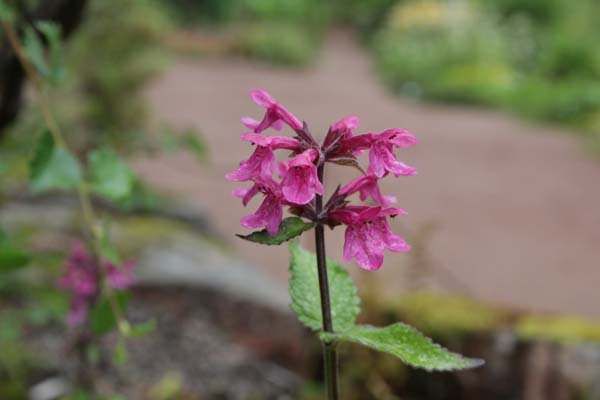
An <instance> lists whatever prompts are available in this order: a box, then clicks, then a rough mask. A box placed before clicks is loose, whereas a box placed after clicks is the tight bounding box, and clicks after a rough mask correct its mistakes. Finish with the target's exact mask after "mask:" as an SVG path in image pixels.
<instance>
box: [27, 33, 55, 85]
mask: <svg viewBox="0 0 600 400" xmlns="http://www.w3.org/2000/svg"><path fill="white" fill-rule="evenodd" d="M23 47H24V48H25V54H27V58H28V59H29V62H30V63H31V64H32V65H33V67H34V68H35V69H36V70H37V71H38V73H39V74H40V75H42V76H43V77H48V76H49V75H50V68H49V67H48V64H47V63H46V56H45V54H44V44H43V43H42V40H41V39H40V36H39V35H38V33H37V32H36V31H35V29H33V28H32V27H31V26H26V27H25V32H24V36H23Z"/></svg>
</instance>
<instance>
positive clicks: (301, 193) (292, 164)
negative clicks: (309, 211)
mask: <svg viewBox="0 0 600 400" xmlns="http://www.w3.org/2000/svg"><path fill="white" fill-rule="evenodd" d="M318 156H319V153H318V152H317V151H316V150H315V149H309V150H306V151H305V152H303V153H301V154H298V155H297V156H296V157H294V158H292V159H291V160H290V161H289V162H288V163H286V164H284V165H285V167H284V168H282V169H283V170H284V171H285V174H284V176H283V181H282V182H281V190H282V192H283V196H284V197H285V199H286V200H287V201H289V202H290V203H294V204H307V203H308V202H309V201H311V200H312V199H313V198H314V197H315V193H318V194H323V185H322V184H321V182H320V181H319V178H318V177H317V167H316V166H315V164H314V161H315V159H316V158H317V157H318Z"/></svg>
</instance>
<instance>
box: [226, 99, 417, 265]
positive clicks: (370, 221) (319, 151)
mask: <svg viewBox="0 0 600 400" xmlns="http://www.w3.org/2000/svg"><path fill="white" fill-rule="evenodd" d="M250 97H251V98H252V99H253V100H254V102H255V103H256V104H258V105H259V106H261V107H263V108H264V109H265V110H266V111H265V114H264V117H263V118H262V120H261V121H257V120H254V119H252V118H249V117H244V118H242V120H241V121H242V124H244V125H245V126H246V127H247V128H248V129H250V130H252V132H248V133H244V134H243V135H242V136H241V139H242V140H243V141H246V142H249V143H251V144H252V145H254V146H255V148H254V152H253V153H252V155H251V156H250V157H249V158H248V159H247V160H244V161H242V162H241V163H240V166H239V168H238V169H237V170H235V171H234V172H231V173H229V174H227V175H226V178H227V179H228V180H230V181H235V182H246V181H248V182H252V186H250V187H248V188H240V189H235V190H234V191H233V192H232V194H233V195H234V196H237V197H240V198H241V199H242V202H243V204H244V206H246V205H247V204H248V203H249V202H250V200H251V199H252V198H253V197H254V196H256V195H257V194H259V193H260V194H262V195H263V196H264V198H263V201H262V204H261V205H260V206H259V208H258V210H257V211H256V212H255V213H254V214H251V215H248V216H246V217H244V218H242V220H241V224H242V226H244V227H246V228H263V227H264V228H266V230H267V231H268V232H269V234H270V235H273V236H274V235H277V233H278V231H279V225H280V224H281V221H282V219H283V208H284V207H285V206H287V207H289V211H290V212H291V213H292V214H295V215H298V216H301V217H304V218H307V219H309V220H311V221H314V222H316V223H320V224H327V225H329V226H330V227H332V228H333V227H335V226H337V225H341V224H343V225H346V233H345V243H344V258H345V259H346V261H350V260H351V259H355V260H356V261H357V263H358V264H359V265H360V266H361V267H362V268H364V269H367V270H373V269H378V268H380V267H381V265H382V264H383V253H384V250H386V249H387V250H391V251H395V252H403V251H407V250H409V249H410V246H409V245H408V244H407V243H406V242H405V241H404V239H402V238H401V237H400V236H397V235H395V234H394V233H393V232H392V231H391V230H390V227H389V225H388V218H389V217H395V216H396V215H402V214H406V212H405V211H404V210H402V209H400V208H397V207H392V206H391V204H392V203H395V202H396V198H395V197H392V196H384V195H383V194H382V193H381V190H380V188H379V180H380V179H383V178H385V177H386V176H387V175H389V174H392V175H394V176H396V177H399V176H410V175H414V174H415V173H416V170H415V169H414V168H413V167H410V166H408V165H406V164H404V163H402V162H400V161H398V160H397V159H396V156H395V154H394V149H395V148H404V147H409V146H413V145H415V144H416V142H417V140H416V138H415V137H414V136H413V135H412V134H411V133H409V132H408V131H406V130H404V129H395V128H394V129H387V130H385V131H383V132H380V133H363V134H359V135H355V134H354V130H355V129H356V128H358V125H359V123H360V121H359V118H358V117H356V116H348V117H346V118H344V119H342V120H341V121H338V122H336V123H334V124H333V125H332V126H331V127H330V129H329V131H328V132H327V135H326V137H325V139H324V141H323V143H318V142H317V141H316V140H315V139H314V137H313V136H312V134H311V133H310V131H309V130H308V127H307V125H306V123H304V124H303V123H301V122H300V120H299V119H298V118H296V117H295V116H294V115H293V114H292V113H291V112H289V111H288V110H287V109H286V108H285V107H283V106H282V105H281V104H279V103H277V102H276V101H275V99H274V98H273V97H272V96H271V95H270V94H269V93H267V92H266V91H264V90H259V89H254V90H251V91H250ZM284 124H285V125H288V126H289V127H290V128H292V130H294V132H295V133H296V135H295V137H287V136H279V135H275V136H265V135H263V134H262V132H263V131H265V130H266V129H268V128H273V129H275V130H277V131H279V130H281V129H282V127H283V125H284ZM276 150H287V151H288V152H290V159H289V160H288V161H286V162H278V163H276V162H275V151H276ZM365 151H368V152H369V166H368V169H367V171H366V172H364V174H363V175H362V176H360V177H358V178H356V179H354V180H353V181H351V182H349V183H348V184H346V185H345V186H343V187H341V188H338V190H336V191H335V193H334V194H333V195H332V196H331V198H330V199H329V200H328V201H327V202H326V205H325V207H324V208H323V209H322V210H321V212H320V213H318V215H317V209H316V205H315V198H316V196H322V195H323V183H322V180H321V179H319V173H318V171H319V168H322V167H323V165H324V164H325V163H327V162H329V163H335V164H340V165H351V166H358V161H357V156H359V155H360V154H362V153H363V152H365ZM359 169H360V168H359ZM274 175H276V176H277V178H274ZM354 193H359V198H360V200H362V201H365V200H367V199H369V198H370V199H372V201H373V202H374V203H375V204H376V205H374V206H367V205H350V202H349V200H348V199H347V198H348V197H349V196H351V195H353V194H354Z"/></svg>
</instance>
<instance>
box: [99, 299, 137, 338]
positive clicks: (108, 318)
mask: <svg viewBox="0 0 600 400" xmlns="http://www.w3.org/2000/svg"><path fill="white" fill-rule="evenodd" d="M114 296H115V297H116V300H117V302H118V304H119V307H120V309H121V310H125V308H126V307H127V303H128V302H129V294H128V293H127V292H116V293H114ZM90 319H91V321H90V322H91V328H92V332H94V333H95V334H97V335H103V334H105V333H107V332H110V331H111V330H112V329H114V328H115V327H116V326H117V320H116V318H115V315H114V313H113V309H112V307H111V305H110V301H109V299H107V298H102V299H101V300H100V301H99V302H98V303H97V304H96V305H95V306H94V307H93V308H92V312H91V314H90Z"/></svg>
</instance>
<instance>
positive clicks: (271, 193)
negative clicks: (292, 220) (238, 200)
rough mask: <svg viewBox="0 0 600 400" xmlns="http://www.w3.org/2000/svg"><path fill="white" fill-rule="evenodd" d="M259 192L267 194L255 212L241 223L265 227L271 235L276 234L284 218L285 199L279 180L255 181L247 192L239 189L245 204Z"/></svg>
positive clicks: (251, 226)
mask: <svg viewBox="0 0 600 400" xmlns="http://www.w3.org/2000/svg"><path fill="white" fill-rule="evenodd" d="M259 192H261V193H263V194H264V195H265V198H264V200H263V202H262V204H261V205H260V207H259V208H258V210H256V212H255V213H254V214H250V215H248V216H245V217H244V218H242V219H241V221H240V223H241V224H242V226H244V227H246V228H262V227H265V228H266V229H267V232H269V234H270V235H271V236H275V235H277V233H278V232H279V225H280V224H281V220H282V219H283V201H284V200H283V196H282V193H281V189H280V187H279V185H278V184H277V182H275V181H274V180H272V179H270V180H267V181H262V182H257V183H255V184H254V186H252V188H250V189H247V191H246V192H245V193H244V192H243V191H238V195H242V194H243V198H244V205H246V204H248V202H249V201H250V200H251V199H252V197H254V195H256V194H257V193H259Z"/></svg>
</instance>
